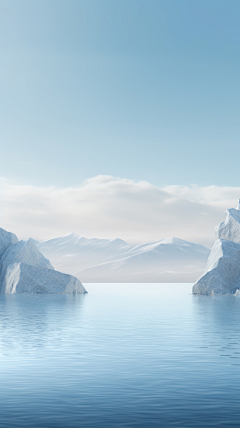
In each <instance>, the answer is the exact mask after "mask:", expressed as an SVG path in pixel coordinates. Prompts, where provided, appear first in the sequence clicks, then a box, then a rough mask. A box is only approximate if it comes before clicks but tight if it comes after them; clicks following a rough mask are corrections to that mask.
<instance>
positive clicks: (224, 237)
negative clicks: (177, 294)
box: [192, 208, 240, 295]
mask: <svg viewBox="0 0 240 428" xmlns="http://www.w3.org/2000/svg"><path fill="white" fill-rule="evenodd" d="M216 238H217V240H216V242H215V244H214V246H213V248H212V250H211V253H210V256H209V258H208V262H207V267H206V271H205V273H204V275H203V276H202V277H201V278H200V279H199V280H198V281H197V282H196V284H194V285H193V289H192V292H193V294H207V295H210V294H234V293H236V291H237V290H239V288H240V211H239V209H234V208H231V209H229V210H227V216H226V220H225V221H224V222H223V223H221V224H220V226H218V227H217V228H216Z"/></svg>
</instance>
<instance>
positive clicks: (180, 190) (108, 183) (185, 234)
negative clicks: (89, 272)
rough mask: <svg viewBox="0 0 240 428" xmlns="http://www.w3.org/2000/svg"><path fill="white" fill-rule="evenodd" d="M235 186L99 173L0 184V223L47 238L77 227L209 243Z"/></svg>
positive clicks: (139, 238)
mask: <svg viewBox="0 0 240 428" xmlns="http://www.w3.org/2000/svg"><path fill="white" fill-rule="evenodd" d="M239 195H240V188H238V187H217V186H208V187H199V186H195V185H192V186H180V185H176V186H167V187H156V186H154V185H152V184H150V183H148V182H145V181H139V182H135V181H133V180H128V179H122V178H115V177H111V176H103V175H100V176H97V177H93V178H90V179H88V180H86V181H85V182H84V183H83V184H82V185H81V186H79V187H68V188H61V189H59V188H56V187H53V186H51V187H34V186H30V185H29V186H22V185H14V184H11V183H9V182H7V181H5V182H2V184H1V194H0V209H1V215H0V222H1V227H3V228H4V229H7V230H10V231H12V232H14V233H16V234H17V236H18V237H19V238H22V239H25V238H27V237H30V236H31V237H33V238H35V239H38V240H44V239H50V238H53V237H57V236H60V235H64V234H67V233H71V232H75V233H77V234H79V235H81V236H85V237H88V238H90V237H98V238H116V237H119V238H122V239H124V240H126V241H127V242H129V243H139V242H148V241H156V240H159V239H162V238H166V237H169V236H176V237H178V238H182V239H186V240H189V241H192V242H197V243H202V244H205V245H208V246H211V245H212V243H213V241H214V227H215V226H216V225H217V224H219V222H221V221H223V220H224V211H225V210H226V208H229V207H232V206H233V207H235V206H236V204H237V200H238V198H239Z"/></svg>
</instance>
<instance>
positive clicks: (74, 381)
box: [0, 284, 240, 428]
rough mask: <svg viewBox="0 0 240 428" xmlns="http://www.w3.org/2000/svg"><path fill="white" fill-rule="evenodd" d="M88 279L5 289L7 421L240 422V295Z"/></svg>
mask: <svg viewBox="0 0 240 428" xmlns="http://www.w3.org/2000/svg"><path fill="white" fill-rule="evenodd" d="M87 289H88V291H89V293H88V294H87V295H81V296H68V297H66V296H44V295H36V296H34V295H32V296H27V295H12V296H1V298H0V355H1V364H0V427H1V428H3V427H4V428H8V427H16V428H20V427H31V428H35V427H39V428H43V427H44V428H45V427H49V428H50V427H56V428H57V427H58V428H61V427H66V428H71V427H84V428H85V427H86V428H87V427H91V428H101V427H103V428H115V427H116V428H120V427H125V428H126V427H136V428H152V427H163V428H165V427H184V428H186V427H201V428H202V427H203V426H204V427H227V428H230V427H239V426H240V297H234V296H225V297H207V296H192V295H191V294H190V293H191V285H189V284H187V285H185V284H174V285H173V284H129V285H126V284H125V285H116V284H113V285H111V284H108V285H105V284H103V285H101V284H98V285H96V284H88V285H87Z"/></svg>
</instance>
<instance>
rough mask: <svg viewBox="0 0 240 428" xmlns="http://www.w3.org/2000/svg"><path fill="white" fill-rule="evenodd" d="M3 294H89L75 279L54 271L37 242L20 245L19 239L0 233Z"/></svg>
mask: <svg viewBox="0 0 240 428" xmlns="http://www.w3.org/2000/svg"><path fill="white" fill-rule="evenodd" d="M0 250H1V259H0V292H1V293H6V294H13V293H61V294H66V293H85V292H86V290H85V288H84V287H83V285H82V284H81V282H80V281H79V279H77V278H75V277H74V276H72V275H69V274H64V273H61V272H57V271H55V270H54V268H53V266H52V265H51V263H50V261H49V260H48V259H47V258H45V257H44V256H43V255H42V254H41V252H40V251H39V250H38V248H37V247H36V245H35V244H34V241H33V240H32V239H29V240H28V241H20V242H18V239H17V237H16V235H14V234H12V233H10V232H6V231H4V230H3V229H0Z"/></svg>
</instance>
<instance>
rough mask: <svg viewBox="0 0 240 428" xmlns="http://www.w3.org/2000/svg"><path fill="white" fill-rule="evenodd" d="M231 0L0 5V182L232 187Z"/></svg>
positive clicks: (235, 124)
mask: <svg viewBox="0 0 240 428" xmlns="http://www.w3.org/2000/svg"><path fill="white" fill-rule="evenodd" d="M239 19H240V2H239V0H227V1H225V0H224V1H223V0H207V1H205V0H158V1H155V0H144V1H143V0H86V1H85V0H83V1H82V0H64V1H62V0H55V1H54V0H34V1H33V0H30V1H29V0H24V1H23V0H11V1H9V0H1V2H0V51H1V56H0V96H1V103H0V120H1V123H0V139H1V156H0V176H1V177H4V178H6V179H9V180H11V181H12V182H14V183H17V184H21V185H22V184H31V185H34V186H49V185H55V186H60V187H64V186H65V187H66V186H78V185H79V184H81V183H82V182H83V181H84V180H85V179H87V178H90V177H94V176H97V175H99V174H102V175H111V176H114V177H123V178H124V177H125V178H128V179H132V180H135V181H138V180H145V181H148V182H150V183H152V184H153V185H155V186H165V185H174V184H176V185H190V184H191V183H195V184H197V185H199V186H208V185H212V184H215V185H218V186H238V185H239V158H240V142H239V113H240V98H239V95H240V84H239V75H240V67H239V65H240V57H239V40H240V26H239Z"/></svg>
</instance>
